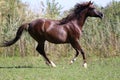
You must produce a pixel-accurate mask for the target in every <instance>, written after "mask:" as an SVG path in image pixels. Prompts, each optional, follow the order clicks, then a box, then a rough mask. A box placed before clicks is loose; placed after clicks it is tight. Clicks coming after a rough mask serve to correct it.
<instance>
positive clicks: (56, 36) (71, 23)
mask: <svg viewBox="0 0 120 80" xmlns="http://www.w3.org/2000/svg"><path fill="white" fill-rule="evenodd" d="M87 17H98V18H100V19H102V18H103V13H102V12H100V11H98V10H97V9H96V8H95V6H94V5H93V2H91V1H89V2H84V3H77V4H76V5H75V6H74V8H73V9H72V10H71V12H70V13H69V14H68V15H67V16H66V17H65V18H62V19H61V20H52V19H44V18H39V19H36V20H34V21H31V22H30V23H24V24H22V25H21V26H20V27H19V28H18V30H17V32H16V36H15V38H14V39H12V40H10V41H6V42H3V43H2V45H1V47H8V46H11V45H13V44H14V43H16V42H17V41H18V40H19V39H20V37H21V35H22V33H23V31H27V32H28V33H29V34H30V35H31V37H32V38H33V39H35V40H36V41H37V43H38V45H37V47H36V50H37V51H38V53H39V54H41V56H43V58H44V59H45V62H46V64H47V65H49V66H52V67H56V65H55V64H54V63H53V62H52V61H51V60H49V58H48V57H47V55H46V53H45V50H44V44H45V41H48V42H51V43H54V44H65V43H67V44H71V46H72V47H73V49H74V50H75V51H76V54H75V56H74V58H73V59H72V60H71V61H70V63H71V64H72V63H73V62H74V61H75V60H76V58H77V57H78V55H79V53H80V52H81V54H82V57H83V66H84V67H85V68H87V62H86V56H85V53H84V51H83V49H82V47H81V45H80V43H79V38H80V36H81V34H82V28H83V25H84V23H85V21H86V19H87Z"/></svg>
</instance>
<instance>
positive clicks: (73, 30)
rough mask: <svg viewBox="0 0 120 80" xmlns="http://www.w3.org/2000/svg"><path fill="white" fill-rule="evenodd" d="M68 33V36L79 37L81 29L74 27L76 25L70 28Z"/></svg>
mask: <svg viewBox="0 0 120 80" xmlns="http://www.w3.org/2000/svg"><path fill="white" fill-rule="evenodd" d="M69 33H70V36H71V37H73V38H79V37H80V35H81V34H82V33H81V30H80V29H79V28H76V27H73V28H71V30H70V32H69Z"/></svg>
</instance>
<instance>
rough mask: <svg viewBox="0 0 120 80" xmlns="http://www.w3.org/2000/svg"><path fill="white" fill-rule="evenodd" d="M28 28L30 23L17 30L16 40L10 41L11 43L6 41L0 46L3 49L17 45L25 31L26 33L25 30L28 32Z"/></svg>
mask: <svg viewBox="0 0 120 80" xmlns="http://www.w3.org/2000/svg"><path fill="white" fill-rule="evenodd" d="M28 27H29V24H28V23H25V24H23V25H21V26H20V27H19V28H18V30H17V33H16V36H15V38H14V39H12V40H10V41H6V42H4V43H2V44H1V45H0V46H1V47H8V46H11V45H13V44H14V43H16V42H17V41H18V40H19V39H20V37H21V35H22V33H23V31H24V30H27V29H28Z"/></svg>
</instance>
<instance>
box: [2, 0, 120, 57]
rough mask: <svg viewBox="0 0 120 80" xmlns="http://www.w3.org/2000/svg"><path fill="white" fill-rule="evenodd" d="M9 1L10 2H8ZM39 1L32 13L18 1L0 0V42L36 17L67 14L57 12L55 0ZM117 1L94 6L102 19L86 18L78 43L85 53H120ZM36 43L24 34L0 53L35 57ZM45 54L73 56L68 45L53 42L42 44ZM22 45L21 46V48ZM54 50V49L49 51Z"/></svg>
mask: <svg viewBox="0 0 120 80" xmlns="http://www.w3.org/2000/svg"><path fill="white" fill-rule="evenodd" d="M11 4H12V5H11ZM44 5H45V4H44V3H43V2H41V6H42V7H43V8H42V9H43V12H41V13H39V14H36V13H33V12H32V11H31V10H29V9H28V5H26V4H24V3H22V2H21V1H20V0H0V35H1V36H0V42H1V43H2V42H3V41H5V40H10V39H12V38H13V37H14V36H15V33H16V31H17V29H18V27H19V26H20V25H21V24H22V23H26V22H30V21H32V20H33V19H36V18H41V17H44V18H51V19H60V17H61V16H64V15H66V13H68V12H67V11H65V13H63V14H62V13H61V9H62V6H61V5H59V3H58V2H56V1H55V0H47V2H46V5H45V6H44ZM119 7H120V2H116V1H113V2H111V3H110V4H108V5H107V6H106V7H104V8H102V9H101V8H100V7H98V9H100V10H101V11H102V12H103V13H104V19H103V20H99V19H96V18H88V19H87V21H86V23H85V25H84V29H83V35H82V37H81V39H80V43H81V45H82V46H83V49H84V50H85V52H86V54H87V56H88V57H89V56H100V57H110V56H119V55H120V28H119V26H120V9H119ZM35 47H36V42H35V41H34V40H33V39H32V38H31V37H30V36H29V35H28V34H27V33H24V35H23V36H22V37H21V39H20V40H19V42H17V43H16V44H15V45H13V46H11V47H9V48H0V56H5V57H7V56H22V57H24V56H38V53H37V52H36V50H35ZM45 47H46V48H45V49H46V51H47V53H49V56H50V57H51V56H52V57H54V58H56V59H57V58H58V57H59V58H60V57H61V56H62V57H64V56H71V55H73V52H74V51H73V50H72V48H71V46H70V45H55V44H51V43H46V46H45ZM23 48H25V49H23ZM53 51H54V52H53ZM53 54H55V55H54V56H53Z"/></svg>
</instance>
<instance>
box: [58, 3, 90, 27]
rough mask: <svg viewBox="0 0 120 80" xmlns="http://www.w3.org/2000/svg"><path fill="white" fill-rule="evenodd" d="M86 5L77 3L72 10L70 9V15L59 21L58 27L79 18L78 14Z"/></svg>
mask: <svg viewBox="0 0 120 80" xmlns="http://www.w3.org/2000/svg"><path fill="white" fill-rule="evenodd" d="M87 5H88V2H85V3H81V4H80V3H77V4H76V5H75V6H74V8H73V9H71V11H70V13H69V15H68V16H66V17H65V18H63V19H61V20H60V23H59V24H60V25H62V24H66V23H68V22H69V21H71V20H73V19H75V18H80V12H82V10H84V7H85V6H87Z"/></svg>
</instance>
